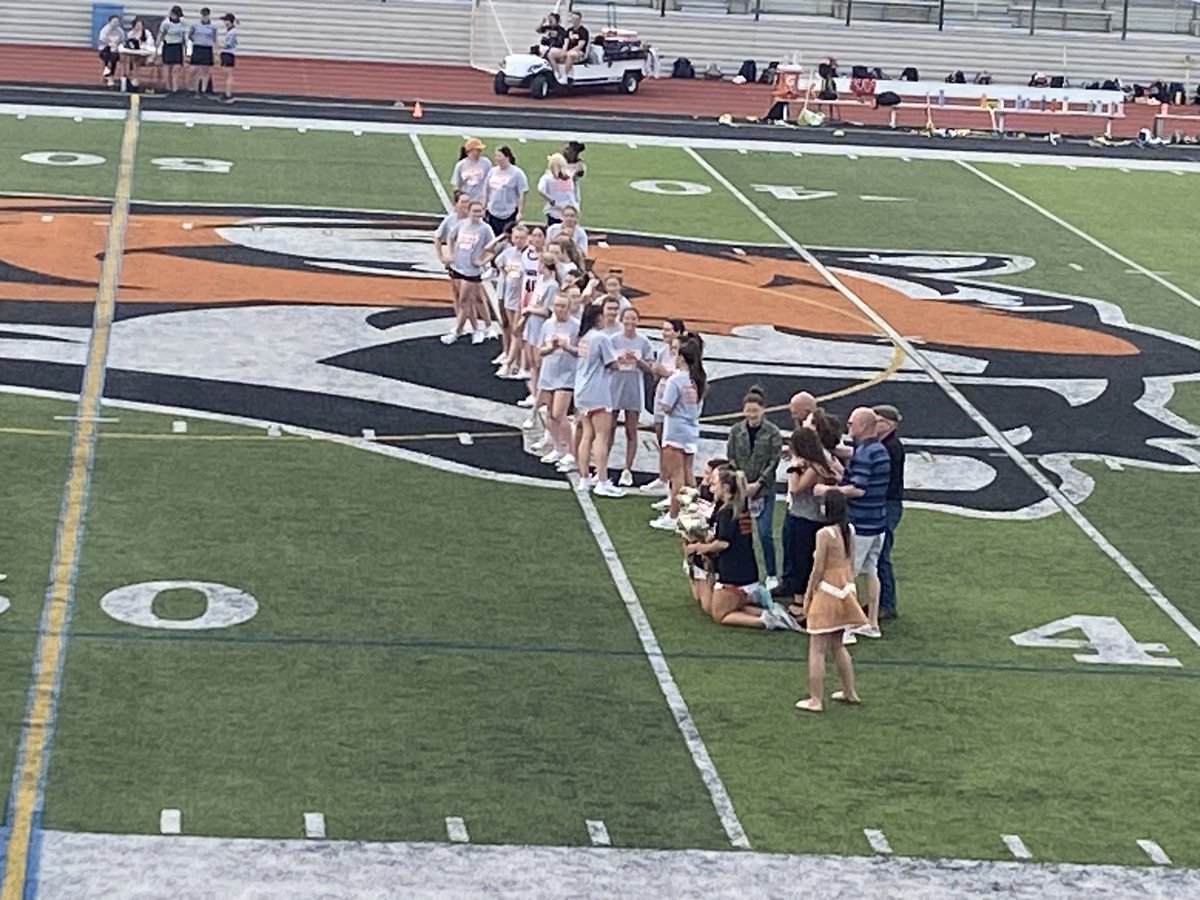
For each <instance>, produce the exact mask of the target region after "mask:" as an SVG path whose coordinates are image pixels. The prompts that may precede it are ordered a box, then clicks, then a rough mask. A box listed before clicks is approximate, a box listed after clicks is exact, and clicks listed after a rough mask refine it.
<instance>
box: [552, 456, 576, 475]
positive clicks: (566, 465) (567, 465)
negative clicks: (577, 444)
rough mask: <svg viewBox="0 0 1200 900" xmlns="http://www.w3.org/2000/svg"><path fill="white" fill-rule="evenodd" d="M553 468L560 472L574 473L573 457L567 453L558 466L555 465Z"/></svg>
mask: <svg viewBox="0 0 1200 900" xmlns="http://www.w3.org/2000/svg"><path fill="white" fill-rule="evenodd" d="M554 468H556V469H557V470H558V471H560V472H574V471H575V457H574V456H572V455H571V454H570V453H568V454H567V455H566V456H564V457H563V458H562V459H560V460H559V461H558V465H556V466H555V467H554Z"/></svg>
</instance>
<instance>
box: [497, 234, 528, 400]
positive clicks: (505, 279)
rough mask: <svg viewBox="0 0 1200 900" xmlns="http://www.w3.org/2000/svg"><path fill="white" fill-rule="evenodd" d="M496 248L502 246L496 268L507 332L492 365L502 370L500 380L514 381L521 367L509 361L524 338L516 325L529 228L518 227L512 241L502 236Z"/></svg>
mask: <svg viewBox="0 0 1200 900" xmlns="http://www.w3.org/2000/svg"><path fill="white" fill-rule="evenodd" d="M496 245H497V247H502V249H500V251H499V253H497V254H496V256H495V259H494V260H493V265H494V266H495V267H496V276H497V277H496V297H497V299H498V300H499V301H500V318H501V321H502V322H503V325H504V331H503V334H502V335H501V336H502V338H503V344H502V347H501V350H500V353H499V355H497V356H496V358H495V359H493V360H492V362H493V363H494V364H496V365H498V366H499V367H500V368H499V369H497V370H496V377H497V378H512V377H514V376H515V375H516V374H517V372H518V371H519V370H520V366H519V365H516V364H513V363H510V362H509V360H510V359H511V358H513V352H512V351H513V341H514V340H519V339H520V336H519V335H515V332H516V330H517V329H516V327H515V326H516V321H517V314H518V313H520V311H521V282H522V280H523V279H522V276H523V274H524V271H525V267H524V263H523V262H522V257H523V256H524V255H525V251H526V250H527V249H528V247H529V229H528V228H526V227H525V226H524V225H514V226H513V229H512V231H511V232H510V236H509V238H508V240H507V241H506V240H505V238H504V236H503V235H501V236H500V237H498V238H497V239H496Z"/></svg>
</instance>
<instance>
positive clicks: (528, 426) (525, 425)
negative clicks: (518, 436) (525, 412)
mask: <svg viewBox="0 0 1200 900" xmlns="http://www.w3.org/2000/svg"><path fill="white" fill-rule="evenodd" d="M534 424H535V423H534V421H533V416H530V417H529V418H528V419H526V420H525V421H524V422H522V423H521V430H522V431H530V430H532V429H533V426H534Z"/></svg>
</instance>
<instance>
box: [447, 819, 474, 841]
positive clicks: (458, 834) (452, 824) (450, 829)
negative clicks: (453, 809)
mask: <svg viewBox="0 0 1200 900" xmlns="http://www.w3.org/2000/svg"><path fill="white" fill-rule="evenodd" d="M446 837H447V838H449V839H450V841H451V843H454V844H469V843H470V842H471V835H470V834H468V833H467V823H466V822H464V821H463V820H462V819H460V818H459V817H458V816H447V817H446Z"/></svg>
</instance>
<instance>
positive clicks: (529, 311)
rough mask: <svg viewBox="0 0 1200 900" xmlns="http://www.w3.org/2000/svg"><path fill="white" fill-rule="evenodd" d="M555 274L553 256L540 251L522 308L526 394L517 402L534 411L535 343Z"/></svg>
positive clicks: (551, 298) (547, 310) (551, 295)
mask: <svg viewBox="0 0 1200 900" xmlns="http://www.w3.org/2000/svg"><path fill="white" fill-rule="evenodd" d="M558 288H559V284H558V275H557V273H556V272H555V271H554V257H552V256H551V255H550V254H549V253H543V254H542V257H541V259H539V260H538V280H537V283H536V284H535V285H534V287H533V291H532V292H531V293H530V295H529V302H528V303H527V304H526V306H525V309H524V310H522V312H521V316H522V318H521V319H520V322H521V326H520V327H521V338H522V340H523V342H524V344H523V347H524V351H523V352H524V356H525V365H524V366H523V368H524V370H525V371H526V372H528V373H529V396H528V397H527V398H526V399H525V400H522V401H520V402H519V403H518V405H519V406H524V407H527V408H530V409H533V410H535V411H536V409H537V408H538V403H537V397H538V371H539V370H540V368H541V363H542V358H541V354H540V353H538V346H539V345H540V344H541V342H542V326H543V324H545V321H546V320H547V319H548V318H550V311H551V309H552V308H553V306H554V298H555V296H556V295H557V294H558ZM536 420H537V417H536V415H534V416H530V419H529V421H528V422H527V424H526V426H525V427H528V428H532V427H533V426H534V425H535V424H536Z"/></svg>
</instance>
